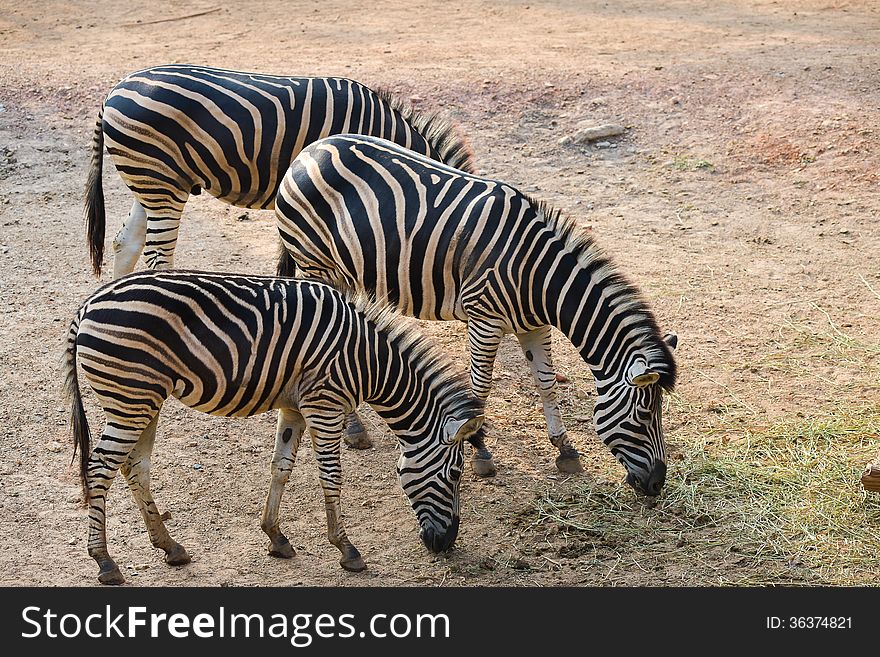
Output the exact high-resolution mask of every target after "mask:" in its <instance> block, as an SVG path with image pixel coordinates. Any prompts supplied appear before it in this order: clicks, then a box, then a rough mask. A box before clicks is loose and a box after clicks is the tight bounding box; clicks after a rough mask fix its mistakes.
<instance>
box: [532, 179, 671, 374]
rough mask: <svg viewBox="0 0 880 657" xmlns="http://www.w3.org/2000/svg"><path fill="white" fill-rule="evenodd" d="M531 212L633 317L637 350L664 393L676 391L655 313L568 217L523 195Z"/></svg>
mask: <svg viewBox="0 0 880 657" xmlns="http://www.w3.org/2000/svg"><path fill="white" fill-rule="evenodd" d="M525 198H526V200H527V201H528V202H529V204H530V205H531V207H532V209H533V210H534V211H535V212H536V213H537V214H538V220H543V221H544V223H545V224H546V225H547V227H548V228H549V229H550V230H552V231H553V232H554V233H556V235H557V237H558V238H559V239H560V240H561V241H562V243H563V244H564V246H565V248H566V250H567V251H569V252H570V253H571V254H572V255H574V257H575V258H577V260H578V263H579V264H580V265H581V266H582V267H583V268H584V269H588V270H590V271H591V272H592V275H593V276H594V278H595V280H597V281H598V282H600V283H601V284H602V285H603V286H605V287H608V288H610V289H611V290H612V291H613V292H614V296H616V297H617V298H618V301H617V302H616V303H615V308H616V309H618V310H620V311H623V312H626V313H627V314H628V315H630V316H631V317H632V319H631V321H629V322H628V323H627V327H628V328H629V329H630V330H634V331H635V333H636V335H637V337H638V339H639V346H640V347H641V348H642V350H643V351H644V353H645V355H646V356H647V357H648V359H649V362H650V363H651V364H653V365H661V366H662V370H661V371H660V372H659V374H660V380H659V382H658V383H659V384H660V386H661V387H662V388H663V389H664V390H667V391H671V390H672V389H673V388H674V387H675V378H676V374H677V367H676V364H675V358H674V357H673V355H672V350H671V349H670V347H669V345H667V344H666V342H665V341H664V340H663V333H661V332H660V328H659V327H658V326H657V320H656V318H655V317H654V313H653V312H652V311H651V309H650V308H649V307H648V304H647V303H646V302H645V300H644V298H643V297H642V293H641V292H640V291H639V289H638V288H637V287H636V286H635V285H634V284H633V283H632V282H631V281H630V280H629V279H628V278H627V277H626V276H625V275H624V274H622V273H621V272H620V270H619V269H618V268H617V266H616V265H615V264H614V263H613V262H612V261H611V259H610V258H608V256H606V255H605V254H604V252H603V251H602V249H601V248H599V246H598V245H597V244H596V243H595V242H594V241H593V238H592V237H591V236H590V235H588V234H587V233H586V232H585V231H584V230H583V229H581V228H580V227H579V226H578V225H577V222H576V221H575V220H574V219H572V218H571V217H566V216H565V215H563V214H562V212H561V211H560V210H559V208H555V207H553V206H551V205H550V204H549V203H547V202H546V201H543V200H541V199H537V198H534V197H531V196H528V195H525Z"/></svg>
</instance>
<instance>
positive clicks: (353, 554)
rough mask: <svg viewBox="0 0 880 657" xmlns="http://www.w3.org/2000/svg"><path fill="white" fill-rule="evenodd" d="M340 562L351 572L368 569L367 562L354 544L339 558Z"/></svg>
mask: <svg viewBox="0 0 880 657" xmlns="http://www.w3.org/2000/svg"><path fill="white" fill-rule="evenodd" d="M339 564H340V565H341V566H342V567H343V568H344V569H345V570H347V571H348V572H350V573H360V572H363V571H364V570H366V569H367V564H365V563H364V560H363V559H362V558H361V554H360V552H358V551H357V548H355V547H354V546H350V547H349V548H348V549H346V550H345V555H344V556H343V557H342V559H340V560H339Z"/></svg>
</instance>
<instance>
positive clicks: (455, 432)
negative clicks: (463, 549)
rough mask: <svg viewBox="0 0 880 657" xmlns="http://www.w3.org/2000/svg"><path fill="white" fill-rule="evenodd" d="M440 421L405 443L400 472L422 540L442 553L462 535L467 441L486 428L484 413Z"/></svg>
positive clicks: (433, 549) (402, 448) (432, 548)
mask: <svg viewBox="0 0 880 657" xmlns="http://www.w3.org/2000/svg"><path fill="white" fill-rule="evenodd" d="M436 424H437V426H436V428H434V430H432V431H431V432H429V434H428V435H427V436H423V437H422V440H412V441H409V440H408V441H406V442H405V443H403V442H402V443H401V454H400V459H399V461H398V463H397V474H398V477H399V478H400V485H401V487H402V488H403V491H404V493H406V496H407V497H408V498H409V502H410V504H411V505H412V508H413V511H415V514H416V517H417V518H418V520H419V525H420V527H421V529H420V531H419V536H420V537H421V539H422V542H423V543H424V544H425V546H426V547H427V548H428V549H429V550H431V551H432V552H442V551H444V550H447V549H449V548H450V547H451V546H452V544H453V543H454V542H455V539H456V537H457V536H458V523H459V498H458V491H459V486H460V484H461V474H462V471H463V469H464V441H465V440H472V439H473V438H474V437H475V436H476V435H477V434H478V432H481V431H482V430H483V429H482V425H483V416H482V415H473V414H471V415H470V416H469V417H464V418H459V417H453V416H441V418H440V421H439V423H436ZM438 434H439V435H438Z"/></svg>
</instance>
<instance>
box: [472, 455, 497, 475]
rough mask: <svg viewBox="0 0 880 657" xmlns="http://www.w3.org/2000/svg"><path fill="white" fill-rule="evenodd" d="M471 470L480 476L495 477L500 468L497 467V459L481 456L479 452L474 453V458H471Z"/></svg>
mask: <svg viewBox="0 0 880 657" xmlns="http://www.w3.org/2000/svg"><path fill="white" fill-rule="evenodd" d="M471 470H473V472H474V474H475V475H477V476H478V477H494V476H495V475H496V474H497V473H498V468H496V467H495V460H494V459H493V458H492V457H491V456H489V458H481V457H480V455H479V454H474V456H473V458H471Z"/></svg>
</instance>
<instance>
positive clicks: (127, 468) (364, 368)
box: [65, 272, 482, 584]
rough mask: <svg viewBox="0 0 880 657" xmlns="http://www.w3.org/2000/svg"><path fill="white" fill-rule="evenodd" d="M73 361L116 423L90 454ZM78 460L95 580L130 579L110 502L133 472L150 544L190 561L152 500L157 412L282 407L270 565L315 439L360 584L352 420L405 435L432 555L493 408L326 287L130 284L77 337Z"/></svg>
mask: <svg viewBox="0 0 880 657" xmlns="http://www.w3.org/2000/svg"><path fill="white" fill-rule="evenodd" d="M77 360H79V363H80V365H81V366H82V370H83V373H84V374H85V378H86V380H87V381H88V383H89V385H90V387H91V388H92V390H93V391H94V393H95V396H96V397H97V399H98V401H99V403H100V405H101V407H102V409H103V411H104V414H105V416H106V423H105V426H104V430H103V432H102V434H101V437H100V440H98V441H97V443H96V444H95V446H94V447H93V448H92V447H90V438H89V429H88V422H87V421H86V416H85V413H84V411H83V405H82V400H81V397H80V390H79V382H78V374H77ZM65 379H66V382H67V391H68V394H69V397H70V399H71V402H72V403H71V409H72V411H71V420H72V425H73V433H74V438H75V443H74V444H75V449H78V450H79V453H80V470H81V474H82V478H83V486H84V489H85V494H86V499H87V501H88V505H89V543H88V548H89V554H90V555H91V556H92V557H93V558H94V559H95V560H96V561H97V562H98V565H99V567H100V574H99V580H100V581H102V582H104V583H108V584H116V583H120V582H121V581H122V575H121V573H120V572H119V569H118V568H117V566H116V564H115V562H114V561H113V559H112V558H111V557H110V555H109V553H108V551H107V542H106V536H105V529H104V528H105V520H106V515H105V513H106V509H105V498H106V494H107V491H108V489H109V487H110V485H111V484H112V482H113V479H114V477H115V475H116V473H117V472H118V471H119V470H120V469H121V471H122V473H123V475H124V476H125V478H126V480H127V481H128V483H129V486H130V487H131V490H132V493H133V495H134V497H135V501H136V502H137V504H138V507H139V508H140V510H141V513H142V514H143V517H144V521H145V522H146V524H147V528H148V531H149V534H150V539H151V541H152V542H153V545H155V546H156V547H159V548H162V549H163V550H164V551H165V553H166V561H168V563H171V564H180V563H186V562H188V561H189V556H188V554H187V552H186V550H185V549H184V548H183V547H181V546H180V545H179V544H178V543H177V542H175V541H174V540H173V539H172V538H171V537H170V536H169V534H168V531H167V530H166V528H165V525H164V524H163V522H162V518H161V515H160V514H159V512H158V510H157V508H156V504H155V502H154V501H153V499H152V497H151V495H150V490H149V463H150V453H151V451H152V447H153V441H154V439H155V434H156V427H157V423H158V416H159V411H160V409H161V407H162V404H163V403H164V401H165V400H166V399H167V398H168V397H170V396H174V397H177V398H178V399H179V400H180V401H181V402H182V403H183V404H185V405H187V406H189V407H191V408H194V409H197V410H200V411H203V412H205V413H211V414H213V415H218V416H224V417H228V416H238V417H247V416H252V415H256V414H258V413H264V412H266V411H269V410H272V409H277V410H278V411H279V416H278V428H277V432H276V440H275V454H274V456H273V459H272V472H271V474H272V481H271V485H270V490H269V496H268V498H267V501H266V505H265V508H264V512H263V520H262V527H263V530H264V531H265V532H266V533H267V534H268V535H269V538H270V539H271V546H270V554H272V555H274V556H282V557H289V556H292V555H293V550H292V548H291V547H290V543H289V541H288V539H287V538H286V537H285V536H284V534H282V533H281V531H280V529H279V519H278V509H279V504H280V501H281V494H282V492H283V489H284V485H285V483H286V481H287V478H288V476H289V474H290V470H291V468H292V467H293V460H294V457H295V455H296V451H297V446H298V445H299V441H300V437H301V436H302V433H303V431H304V430H305V429H306V428H307V429H308V430H309V432H310V433H311V436H312V445H313V447H314V450H315V457H316V461H317V462H318V470H319V477H320V482H321V486H322V488H323V490H324V497H325V503H326V506H327V526H328V536H329V539H330V542H331V543H332V544H333V545H335V546H336V547H337V548H339V550H340V552H341V553H342V560H341V563H342V566H343V567H344V568H346V569H348V570H363V568H364V567H365V566H364V563H363V560H362V558H361V556H360V554H359V553H358V551H357V549H356V548H355V547H354V546H353V545H352V544H351V542H350V541H349V539H348V538H347V536H346V533H345V529H344V527H343V524H342V520H341V516H340V504H339V497H340V490H341V487H342V473H341V469H340V461H339V447H340V439H341V437H342V431H343V427H344V421H345V417H346V415H347V414H348V413H350V412H351V411H352V410H353V409H354V408H355V407H356V406H357V405H358V404H360V403H362V402H366V403H369V404H370V405H372V407H373V408H374V409H375V410H376V412H377V413H378V414H379V415H380V416H381V417H382V418H383V419H384V420H385V421H386V422H387V423H388V425H389V426H390V428H391V429H392V430H393V431H394V432H395V433H396V434H397V436H398V439H399V441H400V446H401V457H400V461H399V463H398V473H399V477H400V483H401V486H402V487H403V490H404V492H405V493H406V495H407V496H408V497H409V500H410V503H411V505H412V508H413V510H414V512H415V514H416V517H417V518H418V521H419V524H420V527H421V537H422V540H423V542H424V543H425V545H426V546H427V547H428V548H430V549H431V550H434V551H441V550H445V549H447V548H448V547H449V546H450V545H451V544H452V543H453V542H454V541H455V537H456V535H457V532H458V523H459V498H458V489H459V480H460V477H461V470H462V466H463V452H462V440H463V439H479V440H481V438H480V433H481V430H480V426H481V424H482V415H481V412H480V411H481V402H479V400H477V399H476V398H475V397H474V396H473V394H472V393H471V392H470V390H469V387H468V386H467V384H466V382H465V381H464V380H463V379H462V378H461V377H459V376H458V375H456V374H455V373H454V371H453V370H452V369H451V368H450V366H449V365H448V362H447V361H446V360H445V359H444V358H443V357H442V356H441V355H440V353H439V352H438V351H437V350H436V348H434V347H433V346H432V344H431V343H430V342H427V341H426V340H425V339H424V338H423V337H422V336H421V334H419V333H418V332H417V331H415V330H414V329H413V328H412V327H410V326H408V325H407V324H405V323H404V324H401V321H400V319H399V318H398V317H397V316H396V314H395V313H393V312H392V311H390V310H389V309H388V308H387V307H382V306H378V305H376V304H373V303H370V302H367V301H366V300H364V299H363V298H359V297H349V296H346V295H344V294H342V293H341V292H339V291H337V290H336V289H334V288H331V287H329V286H327V285H324V284H321V283H316V282H308V281H300V280H292V279H278V278H270V277H244V276H236V275H232V274H208V273H199V272H164V273H161V272H145V273H138V274H132V275H130V276H126V277H124V278H121V279H118V280H117V281H115V282H113V283H111V284H110V285H107V286H105V287H103V288H102V289H100V290H99V291H97V292H96V293H95V294H93V295H92V296H91V297H90V298H89V299H88V300H87V301H86V302H85V303H84V304H83V306H82V307H81V309H80V310H79V312H78V313H77V315H76V318H75V319H74V321H73V322H72V324H71V327H70V332H69V335H68V347H67V353H66V360H65Z"/></svg>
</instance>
